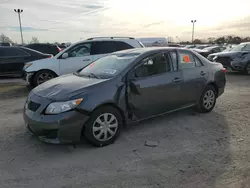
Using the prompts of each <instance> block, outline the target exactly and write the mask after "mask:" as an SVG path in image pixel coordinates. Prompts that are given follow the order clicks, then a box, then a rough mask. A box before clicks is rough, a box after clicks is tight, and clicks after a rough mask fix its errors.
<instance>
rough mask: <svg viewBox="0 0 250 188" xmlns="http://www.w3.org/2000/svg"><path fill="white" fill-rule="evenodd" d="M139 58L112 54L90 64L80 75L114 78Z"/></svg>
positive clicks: (135, 55)
mask: <svg viewBox="0 0 250 188" xmlns="http://www.w3.org/2000/svg"><path fill="white" fill-rule="evenodd" d="M137 56H138V54H111V55H108V56H105V57H102V58H100V59H98V60H96V61H94V62H93V63H91V64H89V65H88V66H87V67H85V68H84V69H82V70H81V71H80V72H79V73H78V75H79V76H86V77H91V78H98V79H108V78H112V77H115V76H116V75H118V74H119V73H120V72H122V71H123V70H124V69H125V68H126V67H127V66H128V65H129V64H131V63H132V62H133V60H134V59H135V58H136V57H137Z"/></svg>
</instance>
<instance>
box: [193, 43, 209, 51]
mask: <svg viewBox="0 0 250 188" xmlns="http://www.w3.org/2000/svg"><path fill="white" fill-rule="evenodd" d="M210 46H211V45H210V44H201V45H196V47H195V48H193V49H197V50H202V49H204V48H207V47H210Z"/></svg>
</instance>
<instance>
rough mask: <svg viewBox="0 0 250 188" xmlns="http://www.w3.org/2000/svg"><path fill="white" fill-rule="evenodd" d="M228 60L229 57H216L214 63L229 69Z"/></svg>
mask: <svg viewBox="0 0 250 188" xmlns="http://www.w3.org/2000/svg"><path fill="white" fill-rule="evenodd" d="M230 60H231V59H230V58H229V57H217V58H216V60H215V61H216V62H218V63H221V64H222V65H223V66H225V67H230V66H231V65H230Z"/></svg>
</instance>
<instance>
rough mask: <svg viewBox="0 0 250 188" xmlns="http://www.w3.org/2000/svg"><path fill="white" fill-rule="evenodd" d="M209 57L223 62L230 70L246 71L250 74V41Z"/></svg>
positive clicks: (211, 59)
mask: <svg viewBox="0 0 250 188" xmlns="http://www.w3.org/2000/svg"><path fill="white" fill-rule="evenodd" d="M208 59H209V60H210V61H215V62H219V63H221V64H222V65H223V67H225V68H226V69H227V70H229V71H238V72H245V73H247V74H249V75H250V42H246V43H241V44H239V45H237V46H235V47H233V48H231V49H230V51H225V52H220V53H214V54H210V55H209V56H208Z"/></svg>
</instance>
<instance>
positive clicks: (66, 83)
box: [32, 74, 108, 101]
mask: <svg viewBox="0 0 250 188" xmlns="http://www.w3.org/2000/svg"><path fill="white" fill-rule="evenodd" d="M107 80H108V79H95V78H88V77H80V76H77V75H74V74H67V75H63V76H60V77H57V78H54V79H52V80H49V81H47V82H45V83H43V84H41V85H39V86H37V87H36V88H34V89H33V90H32V92H33V93H34V94H35V95H38V96H40V97H44V98H47V99H50V100H54V101H60V100H67V99H71V98H72V97H74V96H76V95H79V94H81V93H85V92H87V91H88V90H89V89H90V88H91V86H96V85H99V84H101V83H103V82H105V81H107Z"/></svg>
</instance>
